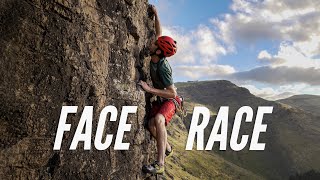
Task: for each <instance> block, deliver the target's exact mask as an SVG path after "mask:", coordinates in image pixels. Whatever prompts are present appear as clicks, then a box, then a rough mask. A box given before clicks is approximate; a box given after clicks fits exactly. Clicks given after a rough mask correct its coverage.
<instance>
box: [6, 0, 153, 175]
mask: <svg viewBox="0 0 320 180" xmlns="http://www.w3.org/2000/svg"><path fill="white" fill-rule="evenodd" d="M0 24H1V26H0V62H1V67H0V90H1V91H0V102H1V106H0V179H19V178H21V179H80V178H81V179H141V178H142V177H143V174H142V173H141V166H142V164H143V163H147V162H148V161H150V158H151V157H153V156H154V150H155V146H154V142H153V141H151V140H150V134H149V133H148V132H147V131H146V130H145V128H144V121H145V114H146V110H148V106H146V104H148V103H147V102H148V101H149V100H148V97H147V98H146V97H145V94H144V92H143V91H141V90H140V89H139V87H137V85H136V82H137V81H138V80H139V79H146V77H147V72H148V70H147V67H148V66H147V63H148V60H147V59H145V57H146V53H147V48H146V47H147V46H146V45H147V44H148V43H149V40H150V37H152V35H153V34H154V32H153V20H152V19H151V18H150V17H148V2H147V0H139V1H135V0H130V1H129V0H126V1H121V0H116V1H111V0H84V1H74V0H2V1H1V2H0ZM66 105H70V106H78V113H77V114H75V115H69V116H68V119H67V123H70V124H71V131H70V132H66V133H65V134H64V138H63V141H62V147H61V150H60V151H53V143H54V140H55V134H56V130H57V125H58V121H59V117H60V112H61V107H62V106H66ZM107 105H114V106H116V107H117V109H118V118H119V115H120V113H121V109H122V106H125V105H135V106H138V111H137V113H136V114H131V115H129V117H128V120H127V122H128V123H131V124H132V126H131V130H130V132H126V133H125V136H124V140H123V142H128V143H130V148H129V150H128V151H116V150H114V149H113V145H111V147H110V148H108V149H107V150H105V151H98V150H96V149H95V147H94V145H93V142H94V136H95V132H96V127H97V122H98V119H99V114H100V111H101V110H102V108H104V107H105V106H107ZM84 106H93V107H94V116H93V130H92V134H93V135H92V145H91V150H83V143H82V142H81V143H79V145H78V146H77V150H74V151H71V150H69V147H70V144H71V141H72V139H73V135H74V133H75V130H76V127H77V125H78V122H79V119H80V116H81V113H82V110H83V108H84ZM118 122H119V121H118V120H117V121H116V122H110V121H108V120H107V121H106V128H105V132H106V133H108V134H116V132H117V129H118ZM114 137H115V136H114Z"/></svg>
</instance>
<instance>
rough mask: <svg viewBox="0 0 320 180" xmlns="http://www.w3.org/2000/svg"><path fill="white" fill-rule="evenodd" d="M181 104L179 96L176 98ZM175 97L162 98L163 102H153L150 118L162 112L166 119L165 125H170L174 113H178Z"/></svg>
mask: <svg viewBox="0 0 320 180" xmlns="http://www.w3.org/2000/svg"><path fill="white" fill-rule="evenodd" d="M174 99H175V100H176V101H177V102H178V103H179V104H180V103H181V100H180V98H179V96H176V97H175V98H174ZM173 101H174V100H173V99H166V100H162V102H159V101H155V102H153V103H152V108H151V113H150V118H153V117H155V116H156V115H157V114H158V113H160V114H162V115H163V116H164V118H165V119H166V121H165V125H168V123H169V122H170V120H171V119H172V117H173V115H174V114H175V113H176V105H175V103H174V102H173Z"/></svg>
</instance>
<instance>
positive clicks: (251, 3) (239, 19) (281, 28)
mask: <svg viewBox="0 0 320 180" xmlns="http://www.w3.org/2000/svg"><path fill="white" fill-rule="evenodd" d="M231 9H232V11H233V13H232V14H226V15H224V16H223V17H222V18H213V19H211V22H212V23H213V24H214V25H215V26H217V27H218V29H219V30H220V35H221V36H222V37H223V38H222V39H225V40H227V42H229V43H231V41H233V42H235V41H237V40H242V41H247V42H256V41H257V40H264V39H271V40H272V39H273V40H290V41H301V42H303V41H309V40H310V39H311V37H312V36H313V35H318V34H319V32H320V28H319V27H320V11H319V9H320V3H319V2H317V1H312V0H307V1H303V2H301V0H282V1H278V0H265V1H261V0H234V1H233V3H232V5H231Z"/></svg>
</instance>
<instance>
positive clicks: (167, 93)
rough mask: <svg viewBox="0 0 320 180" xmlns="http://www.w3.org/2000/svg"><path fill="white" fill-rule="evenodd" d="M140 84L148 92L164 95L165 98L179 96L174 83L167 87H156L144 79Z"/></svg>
mask: <svg viewBox="0 0 320 180" xmlns="http://www.w3.org/2000/svg"><path fill="white" fill-rule="evenodd" d="M139 85H141V86H142V88H143V89H144V90H145V91H146V92H148V93H151V94H154V95H157V96H160V97H163V98H175V97H176V96H177V91H176V88H175V87H174V85H173V84H172V85H170V86H168V87H167V88H166V89H156V88H153V87H150V86H149V85H148V84H147V83H146V82H144V81H140V82H139Z"/></svg>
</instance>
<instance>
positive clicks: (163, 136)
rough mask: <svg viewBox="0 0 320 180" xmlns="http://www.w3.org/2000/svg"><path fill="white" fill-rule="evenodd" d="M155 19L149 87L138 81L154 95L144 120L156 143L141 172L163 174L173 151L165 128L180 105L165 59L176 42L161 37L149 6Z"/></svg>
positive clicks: (175, 48) (156, 20)
mask: <svg viewBox="0 0 320 180" xmlns="http://www.w3.org/2000/svg"><path fill="white" fill-rule="evenodd" d="M151 10H152V12H153V13H154V17H155V30H156V38H155V39H154V40H152V41H151V44H150V47H149V50H150V56H151V61H150V76H151V80H152V85H153V87H151V86H149V85H148V84H147V83H146V82H144V81H142V80H141V81H139V83H138V84H139V85H141V86H142V88H143V89H144V90H145V91H146V92H148V93H151V94H153V95H156V96H157V101H155V102H153V103H152V108H151V113H150V116H149V121H148V130H149V131H150V133H151V134H152V136H153V137H154V138H155V139H156V141H157V151H158V154H157V160H156V161H155V162H154V163H151V164H149V165H144V166H143V168H142V169H143V171H144V172H146V173H151V174H162V173H163V172H164V169H165V168H164V164H165V157H168V156H171V155H172V153H173V150H172V148H171V146H170V145H169V143H168V141H167V130H166V126H167V124H168V123H169V122H170V120H171V119H172V117H173V115H174V114H175V112H176V108H177V107H178V106H179V105H180V104H181V99H180V98H179V96H177V92H176V88H175V87H174V84H173V79H172V69H171V66H170V64H169V62H168V61H167V59H166V58H167V57H170V56H172V55H174V54H175V53H176V52H177V45H176V44H177V43H176V41H174V40H173V39H172V38H171V37H168V36H161V33H162V32H161V31H162V30H161V26H160V20H159V16H158V13H157V10H156V8H155V6H153V5H151Z"/></svg>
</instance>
